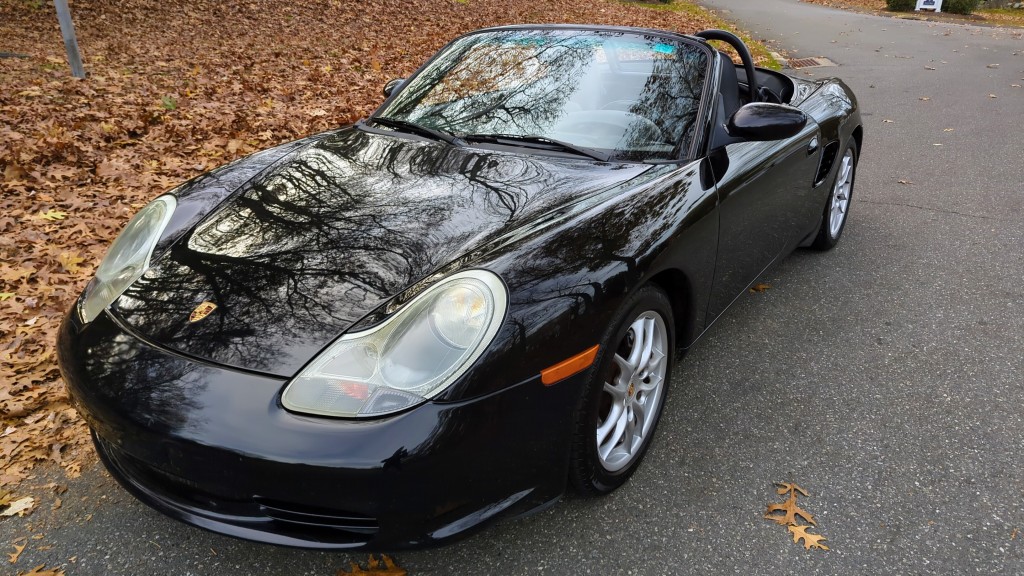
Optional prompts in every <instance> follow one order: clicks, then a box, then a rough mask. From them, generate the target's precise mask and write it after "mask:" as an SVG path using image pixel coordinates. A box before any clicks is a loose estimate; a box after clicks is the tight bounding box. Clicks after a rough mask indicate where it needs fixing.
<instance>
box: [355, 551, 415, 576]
mask: <svg viewBox="0 0 1024 576" xmlns="http://www.w3.org/2000/svg"><path fill="white" fill-rule="evenodd" d="M380 558H381V559H380V560H377V558H375V557H374V556H373V554H371V555H370V560H369V561H368V562H367V564H366V569H365V570H364V569H363V568H361V567H360V566H359V564H356V563H355V562H352V571H351V572H347V571H345V569H344V568H342V569H341V570H338V576H348V575H349V574H365V575H366V576H406V575H407V574H408V572H406V570H405V569H404V568H400V567H399V566H397V565H396V564H395V562H394V561H393V560H392V559H391V557H389V556H388V555H387V554H381V555H380Z"/></svg>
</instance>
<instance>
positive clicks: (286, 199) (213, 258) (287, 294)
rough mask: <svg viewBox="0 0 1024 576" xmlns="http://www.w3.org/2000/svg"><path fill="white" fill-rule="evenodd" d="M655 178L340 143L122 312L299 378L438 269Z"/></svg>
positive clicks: (210, 235) (376, 140)
mask: <svg viewBox="0 0 1024 576" xmlns="http://www.w3.org/2000/svg"><path fill="white" fill-rule="evenodd" d="M649 168H650V166H646V165H638V164H618V163H599V162H593V161H590V160H580V159H576V158H556V157H550V156H537V155H525V154H517V153H510V152H501V151H492V150H483V149H478V148H469V147H455V146H449V145H446V144H441V143H434V142H424V141H419V140H412V139H408V138H405V137H400V136H396V135H391V134H379V133H374V132H370V131H367V130H365V129H361V128H357V127H353V128H348V129H343V130H340V131H338V132H337V133H335V134H333V135H331V136H329V137H327V138H324V139H321V140H319V141H317V142H315V143H314V144H311V145H309V146H306V147H305V148H303V149H301V150H299V151H298V152H295V153H293V154H291V155H290V156H288V157H286V158H285V159H284V160H282V161H281V162H279V163H278V164H277V165H275V166H273V167H272V168H270V169H267V170H264V172H263V173H261V174H259V175H258V176H256V177H255V178H253V179H252V180H250V181H249V182H247V183H246V184H245V185H244V186H243V187H242V188H241V189H240V190H238V191H237V192H236V193H234V194H233V195H231V196H230V197H228V199H227V200H225V201H224V202H222V203H221V204H220V205H219V206H218V207H217V208H216V209H214V210H213V211H211V212H210V213H209V214H207V215H206V216H205V217H204V218H202V219H201V220H199V221H198V223H196V224H195V225H194V226H192V227H191V228H190V229H188V230H186V231H185V233H184V234H183V235H182V236H181V237H180V238H179V239H177V240H176V241H175V242H174V243H173V244H172V245H171V246H170V247H169V248H168V249H167V250H166V251H165V252H164V253H163V254H162V255H160V257H159V258H157V260H156V261H155V262H154V264H153V265H152V266H151V268H150V269H149V270H148V271H147V272H146V273H145V274H144V275H143V277H142V278H140V279H139V280H137V281H136V282H135V283H134V284H133V285H132V286H131V287H130V288H129V289H128V290H127V291H126V292H125V293H124V294H123V295H122V296H121V298H119V299H118V300H117V301H116V302H115V303H114V305H113V306H112V308H111V309H112V312H113V313H114V316H115V317H116V318H117V319H118V320H119V321H120V322H121V323H123V324H125V325H127V327H129V328H131V329H132V330H133V331H134V332H135V333H136V334H138V335H140V336H141V337H143V338H144V339H146V340H148V341H150V342H152V343H155V344H157V345H160V346H163V347H166V348H170V349H172V350H175V351H178V352H180V353H183V354H186V355H188V356H192V357H195V358H200V359H204V360H208V361H212V362H215V363H218V364H223V365H227V366H234V367H238V368H242V369H246V370H253V371H258V372H262V373H268V374H274V375H279V376H291V375H294V374H295V373H296V372H297V371H298V370H299V369H300V368H301V367H302V365H304V364H305V363H306V362H307V361H308V360H309V359H310V358H312V357H313V355H315V354H316V353H317V352H319V351H320V350H322V349H323V348H324V346H326V345H327V344H329V343H330V342H331V341H332V340H334V339H335V338H336V337H338V336H339V335H340V334H342V333H343V332H344V331H345V330H346V329H347V328H349V327H350V326H351V325H352V324H353V323H355V322H356V321H358V320H359V319H360V318H362V317H363V316H365V315H366V314H367V313H369V312H371V311H372V310H374V309H375V308H376V307H378V306H379V305H380V304H381V303H382V302H384V301H386V300H387V299H389V298H391V297H393V296H395V295H397V294H399V293H401V292H402V291H403V290H404V289H406V288H407V287H408V286H410V285H411V284H413V283H415V282H417V281H418V280H420V279H422V278H424V277H425V276H427V275H429V274H430V273H431V272H433V271H435V270H437V269H438V268H439V267H441V266H444V265H445V264H448V263H450V262H452V261H453V260H455V259H457V258H459V257H460V256H463V255H465V254H467V253H470V252H472V251H474V250H476V249H480V248H481V247H482V246H484V245H485V244H488V243H491V242H494V241H500V239H501V238H502V237H505V236H507V235H509V234H510V233H512V232H515V236H517V237H521V236H524V235H529V234H530V233H531V227H530V224H531V223H535V222H537V221H538V220H540V219H543V217H544V215H545V214H550V213H551V212H552V211H553V210H556V209H558V208H561V207H563V206H565V205H567V204H571V203H574V202H578V201H580V200H582V199H584V198H587V197H589V196H592V195H593V194H595V193H597V192H600V191H602V190H606V189H608V188H609V187H613V186H617V185H620V184H622V183H624V182H626V181H628V180H630V179H632V178H634V177H636V176H638V175H640V174H641V173H643V172H645V171H646V170H648V169H649ZM205 303H212V304H214V305H215V308H212V307H210V306H208V305H206V304H205ZM200 310H201V311H202V312H198V311H200ZM204 312H205V313H206V314H207V315H205V316H203V313H204ZM201 316H202V318H201V319H200V317H201Z"/></svg>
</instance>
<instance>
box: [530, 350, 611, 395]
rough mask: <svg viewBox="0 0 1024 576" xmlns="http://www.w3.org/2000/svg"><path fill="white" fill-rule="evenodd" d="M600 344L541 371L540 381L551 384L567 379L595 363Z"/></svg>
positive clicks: (546, 384)
mask: <svg viewBox="0 0 1024 576" xmlns="http://www.w3.org/2000/svg"><path fill="white" fill-rule="evenodd" d="M598 348H600V346H598V345H595V346H593V347H592V348H588V349H586V350H584V351H583V352H580V353H579V354H577V355H575V356H573V357H571V358H566V359H565V360H562V361H561V362H559V363H558V364H555V365H554V366H550V367H548V368H545V369H543V370H541V371H540V381H541V382H543V383H544V385H545V386H551V385H552V384H555V383H557V382H561V381H562V380H565V379H566V378H568V377H569V376H572V375H573V374H578V373H580V372H582V371H584V370H586V369H587V368H589V367H590V365H591V364H593V363H594V358H597V350H598Z"/></svg>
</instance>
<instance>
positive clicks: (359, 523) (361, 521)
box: [256, 498, 380, 534]
mask: <svg viewBox="0 0 1024 576" xmlns="http://www.w3.org/2000/svg"><path fill="white" fill-rule="evenodd" d="M256 502H257V503H258V504H259V507H260V511H261V512H262V513H263V515H264V516H266V517H268V518H273V519H274V520H277V521H279V522H287V523H289V524H301V525H303V526H315V527H318V528H335V529H338V530H345V531H347V532H356V533H359V534H376V533H377V532H378V531H379V530H380V525H379V524H378V523H377V519H376V518H371V517H369V516H364V515H362V514H355V513H351V512H342V511H327V510H319V509H316V510H314V509H307V508H300V507H298V506H296V505H294V504H285V503H281V502H272V501H269V500H264V499H262V498H257V499H256Z"/></svg>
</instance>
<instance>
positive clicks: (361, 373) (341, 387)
mask: <svg viewBox="0 0 1024 576" xmlns="http://www.w3.org/2000/svg"><path fill="white" fill-rule="evenodd" d="M507 306H508V294H507V292H506V290H505V285H504V284H503V283H502V282H501V279H499V278H498V277H497V276H496V275H494V274H493V273H491V272H487V271H486V270H469V271H466V272H460V273H458V274H454V275H452V276H449V277H447V278H445V279H444V280H441V281H440V282H438V283H437V284H435V285H433V286H431V287H430V288H428V289H427V290H425V291H424V292H423V293H422V294H420V295H418V296H417V297H416V298H414V299H413V300H412V301H411V302H409V303H408V304H406V305H405V306H403V307H402V308H401V309H400V310H399V311H398V312H396V313H395V314H394V315H392V316H391V318H389V319H387V320H386V321H384V322H382V323H381V324H380V325H378V326H374V327H373V328H371V329H369V330H365V331H363V332H357V333H354V334H346V335H344V336H342V337H341V338H339V339H338V340H337V341H335V342H334V343H333V344H332V345H331V346H329V347H328V348H327V349H326V350H324V351H323V352H321V353H320V355H319V356H317V358H316V359H315V360H313V362H311V363H310V364H309V365H308V366H306V368H304V369H303V370H302V372H300V373H299V375H298V376H296V377H295V378H294V379H293V380H292V381H291V382H290V383H289V384H288V386H287V387H286V388H285V391H284V395H283V397H282V399H281V400H282V403H283V404H284V406H285V408H288V409H289V410H293V411H295V412H304V413H307V414H319V415H324V416H341V417H350V418H351V417H361V416H379V415H382V414H389V413H391V412H397V411H399V410H404V409H406V408H409V407H411V406H415V405H416V404H419V403H421V402H423V401H424V400H426V399H427V398H431V397H433V396H436V395H437V394H440V393H441V392H442V391H444V390H445V389H446V388H447V387H448V386H450V385H451V384H452V383H453V382H455V380H456V379H458V377H459V376H461V375H462V374H463V373H464V372H465V371H466V370H468V369H469V367H470V366H471V365H472V364H473V362H474V361H475V360H476V359H477V358H478V357H479V356H480V354H482V353H483V351H484V349H486V348H487V346H488V345H489V344H490V343H491V340H493V339H494V335H495V334H497V332H498V327H499V326H500V325H501V321H502V319H503V318H504V317H505V309H506V308H507Z"/></svg>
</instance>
